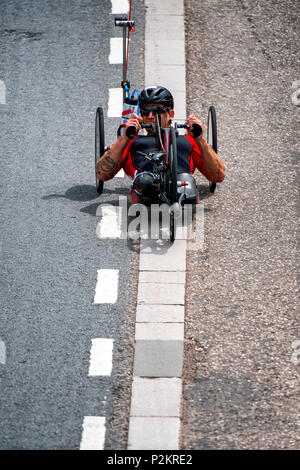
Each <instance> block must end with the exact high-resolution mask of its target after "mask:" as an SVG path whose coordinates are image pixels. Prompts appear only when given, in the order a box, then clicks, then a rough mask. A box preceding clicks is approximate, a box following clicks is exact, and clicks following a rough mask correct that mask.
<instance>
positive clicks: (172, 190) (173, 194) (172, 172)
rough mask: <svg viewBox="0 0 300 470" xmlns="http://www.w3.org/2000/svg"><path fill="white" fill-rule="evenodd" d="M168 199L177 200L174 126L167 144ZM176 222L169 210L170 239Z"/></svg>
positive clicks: (173, 233)
mask: <svg viewBox="0 0 300 470" xmlns="http://www.w3.org/2000/svg"><path fill="white" fill-rule="evenodd" d="M169 200H170V205H171V206H172V205H173V204H175V203H176V202H177V142H176V131H175V128H174V127H171V128H170V146H169ZM175 232H176V224H175V211H174V210H172V211H171V212H170V240H171V241H172V242H173V241H174V240H175Z"/></svg>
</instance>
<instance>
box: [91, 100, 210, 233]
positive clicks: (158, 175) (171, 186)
mask: <svg viewBox="0 0 300 470" xmlns="http://www.w3.org/2000/svg"><path fill="white" fill-rule="evenodd" d="M141 127H142V128H144V129H151V132H152V134H154V135H155V136H156V149H155V151H154V152H152V153H149V154H146V153H143V152H140V153H142V154H143V156H144V158H145V159H147V160H150V161H151V162H152V171H151V172H150V171H149V172H142V173H138V174H137V175H136V177H135V179H134V180H133V183H132V187H131V191H132V192H133V193H135V194H136V196H137V197H138V200H139V202H141V203H144V204H145V205H149V202H150V203H151V197H149V196H145V195H144V194H143V192H142V190H141V189H142V188H141V186H142V185H141V184H139V178H140V175H144V176H145V174H146V175H147V176H148V182H149V180H151V182H152V187H153V188H154V189H155V190H156V191H155V194H153V200H155V202H157V203H165V204H168V205H169V207H170V239H171V241H174V239H175V231H176V224H175V218H176V215H177V214H178V212H179V208H180V205H183V204H186V203H195V202H196V199H197V192H196V189H195V183H194V178H193V176H192V175H191V174H188V173H184V174H178V171H177V141H176V138H177V135H178V129H180V128H187V125H186V124H179V123H176V122H175V123H174V124H173V123H172V124H171V125H170V128H169V138H167V139H163V132H165V130H164V129H162V128H161V124H160V116H159V114H156V126H153V125H152V124H142V126H141ZM192 131H193V134H194V136H195V137H197V136H199V135H200V134H201V132H202V129H201V127H200V125H198V124H194V127H193V129H192ZM135 132H136V129H135V128H134V127H128V128H127V131H126V134H127V136H128V138H130V139H133V138H134V137H135ZM104 138H105V134H104V114H103V110H102V108H100V107H99V108H97V112H96V121H95V165H96V164H97V161H98V160H99V158H100V157H101V156H102V155H103V153H104V151H105V142H104ZM164 140H165V141H166V142H168V146H167V148H164V146H163V143H162V142H163V141H164ZM207 142H208V144H209V145H210V146H211V147H212V148H213V149H214V150H215V152H217V124H216V110H215V108H214V106H210V108H209V111H208V121H207ZM96 188H97V191H98V193H99V194H101V193H102V191H103V182H101V181H99V180H98V179H97V177H96ZM215 188H216V183H212V182H209V189H210V191H211V192H214V191H215Z"/></svg>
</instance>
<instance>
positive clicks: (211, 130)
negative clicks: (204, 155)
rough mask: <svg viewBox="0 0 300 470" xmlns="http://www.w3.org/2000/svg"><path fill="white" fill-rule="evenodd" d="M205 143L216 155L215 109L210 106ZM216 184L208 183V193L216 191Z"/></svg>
mask: <svg viewBox="0 0 300 470" xmlns="http://www.w3.org/2000/svg"><path fill="white" fill-rule="evenodd" d="M207 143H208V145H210V146H211V148H212V149H213V150H214V151H215V152H216V153H218V142H217V116H216V109H215V107H214V106H210V107H209V110H208V118H207ZM216 186H217V184H216V183H212V182H211V181H210V182H209V189H210V192H211V193H213V192H214V191H215V189H216Z"/></svg>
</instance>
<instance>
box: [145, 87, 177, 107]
mask: <svg viewBox="0 0 300 470" xmlns="http://www.w3.org/2000/svg"><path fill="white" fill-rule="evenodd" d="M150 103H160V104H163V105H164V106H167V107H168V108H171V109H173V108H174V100H173V96H172V94H171V93H170V92H169V90H167V89H166V88H165V87H163V86H156V87H153V86H151V87H148V88H145V89H144V90H142V91H141V93H140V96H139V105H140V107H141V108H142V107H143V106H145V104H150Z"/></svg>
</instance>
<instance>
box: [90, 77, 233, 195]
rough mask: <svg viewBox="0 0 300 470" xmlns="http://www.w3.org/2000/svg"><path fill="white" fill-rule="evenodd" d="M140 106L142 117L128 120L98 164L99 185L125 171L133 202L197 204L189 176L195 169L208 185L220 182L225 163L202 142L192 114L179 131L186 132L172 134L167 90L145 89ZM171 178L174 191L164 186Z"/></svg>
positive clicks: (200, 127) (171, 106) (171, 104)
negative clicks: (140, 132) (122, 170)
mask: <svg viewBox="0 0 300 470" xmlns="http://www.w3.org/2000/svg"><path fill="white" fill-rule="evenodd" d="M139 107H140V117H139V116H137V115H136V114H133V115H132V116H131V117H130V118H129V119H128V121H127V123H126V125H125V129H124V134H123V135H122V137H120V138H119V139H118V141H117V142H116V143H115V144H114V145H113V146H112V147H111V148H110V149H108V150H107V151H106V152H105V153H104V154H103V155H102V156H101V158H100V159H99V160H98V161H97V164H96V176H97V178H98V179H99V180H100V181H102V182H104V181H107V180H110V179H112V178H113V177H114V176H115V175H116V174H117V173H118V172H119V170H120V169H121V168H123V169H124V172H125V173H126V174H127V175H128V176H130V177H131V178H132V180H133V183H132V187H131V192H130V195H131V200H132V202H141V203H143V204H153V203H164V202H166V203H167V204H174V203H176V202H177V201H179V202H181V203H185V202H188V203H193V202H196V200H197V190H196V184H195V181H194V178H193V176H192V174H193V173H194V171H195V169H196V168H198V170H199V171H200V172H201V173H202V174H203V175H204V176H205V177H206V178H207V179H208V180H209V181H210V182H212V183H220V182H222V181H223V179H224V177H225V168H224V165H223V162H222V160H221V159H220V157H219V156H218V155H217V153H216V152H215V151H214V150H213V149H212V147H211V146H210V145H208V143H207V142H206V140H205V139H204V137H203V124H202V122H201V121H200V120H199V119H197V118H196V117H195V116H194V115H193V114H192V115H190V116H189V117H188V118H187V120H186V125H184V126H181V127H186V128H187V133H186V134H185V135H176V134H177V132H175V131H176V128H175V130H174V128H173V127H172V120H173V118H174V100H173V96H172V94H171V93H170V91H169V90H167V89H166V88H165V87H162V86H156V87H148V88H145V89H144V90H143V91H142V92H141V93H140V95H139ZM178 127H180V126H178ZM141 128H145V129H146V132H147V134H146V135H140V134H139V131H140V130H141ZM171 167H172V168H171ZM172 171H173V176H172ZM174 173H175V175H174ZM172 178H173V188H172V181H168V180H170V179H172ZM172 194H173V195H172Z"/></svg>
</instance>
